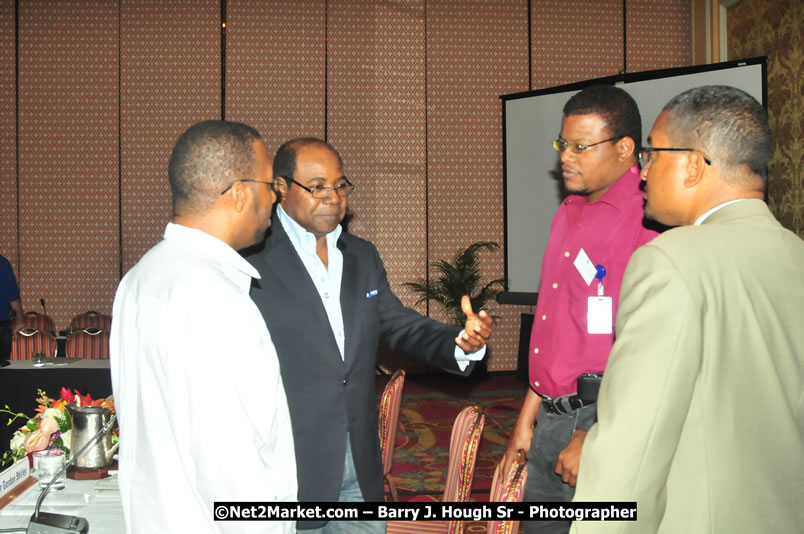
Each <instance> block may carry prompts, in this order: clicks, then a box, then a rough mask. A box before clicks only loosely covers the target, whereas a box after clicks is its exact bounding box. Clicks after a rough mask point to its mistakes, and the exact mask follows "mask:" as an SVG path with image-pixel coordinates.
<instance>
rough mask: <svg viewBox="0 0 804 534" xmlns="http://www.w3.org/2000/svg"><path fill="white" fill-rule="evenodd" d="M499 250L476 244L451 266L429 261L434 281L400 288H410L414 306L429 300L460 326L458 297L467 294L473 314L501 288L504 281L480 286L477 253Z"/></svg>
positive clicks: (492, 244) (490, 243) (488, 244)
mask: <svg viewBox="0 0 804 534" xmlns="http://www.w3.org/2000/svg"><path fill="white" fill-rule="evenodd" d="M499 248H500V245H498V244H497V243H495V242H494V241H478V242H477V243H474V244H472V245H469V246H468V247H467V248H465V249H464V250H462V251H460V252H458V253H457V254H456V255H455V257H454V258H453V260H452V263H450V262H448V261H446V260H438V261H436V262H433V264H432V265H433V269H434V271H435V273H436V274H437V277H436V278H433V279H429V280H428V279H425V278H420V279H418V280H416V281H415V282H405V283H403V284H402V285H403V286H406V287H409V288H411V289H412V290H413V292H414V293H416V294H417V295H418V296H419V300H417V301H416V304H421V303H422V302H425V301H431V300H432V301H435V302H438V303H439V304H441V306H442V307H443V308H444V311H445V312H446V313H447V316H448V317H449V321H450V323H451V324H453V325H455V326H462V325H463V324H464V322H465V321H466V316H465V315H464V313H463V311H462V310H461V297H463V296H464V295H469V300H471V301H472V309H473V310H474V311H475V312H477V311H479V310H480V309H481V308H483V306H485V304H486V302H488V301H489V300H491V299H493V298H494V297H496V296H497V293H499V292H500V291H503V290H504V289H505V282H506V280H505V279H503V278H498V279H496V280H492V281H491V282H488V283H486V284H483V281H482V278H481V276H480V261H479V260H480V258H479V253H480V251H481V250H498V249H499Z"/></svg>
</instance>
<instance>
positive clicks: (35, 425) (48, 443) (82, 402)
mask: <svg viewBox="0 0 804 534" xmlns="http://www.w3.org/2000/svg"><path fill="white" fill-rule="evenodd" d="M37 394H38V397H37V398H36V402H38V403H39V407H37V408H36V415H35V416H34V417H28V416H27V415H25V414H24V413H18V412H13V411H11V409H10V408H9V407H8V404H6V405H5V408H0V413H6V414H8V415H10V416H11V417H10V418H9V420H8V423H6V424H7V425H10V424H11V423H12V422H14V421H16V420H17V419H25V420H27V423H25V425H23V426H22V427H20V428H19V430H17V431H16V432H14V435H13V436H12V438H11V443H10V450H8V451H6V452H5V453H3V457H2V459H0V467H4V466H6V465H9V464H13V463H14V462H16V461H17V460H19V459H21V458H24V457H25V456H27V455H29V454H31V453H34V452H36V451H41V450H43V449H51V448H56V449H61V450H63V451H64V453H65V454H66V455H67V457H68V458H69V456H70V431H71V429H72V421H71V419H70V415H69V413H67V406H68V405H74V406H77V407H79V408H83V407H87V406H99V407H103V408H108V409H109V410H111V411H112V412H114V400H113V399H112V397H109V398H106V399H93V398H92V397H91V396H90V395H82V394H81V393H79V392H78V390H73V391H70V390H68V389H66V388H61V394H60V396H59V398H58V399H51V398H50V397H48V396H47V393H46V392H44V391H42V390H41V389H37Z"/></svg>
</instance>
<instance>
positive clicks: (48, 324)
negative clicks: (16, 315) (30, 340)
mask: <svg viewBox="0 0 804 534" xmlns="http://www.w3.org/2000/svg"><path fill="white" fill-rule="evenodd" d="M23 320H24V321H25V328H35V329H37V330H42V331H44V332H50V333H51V334H53V335H55V334H56V325H55V324H54V323H53V319H51V318H50V316H48V315H43V314H41V313H39V312H35V311H29V312H25V314H24V316H23Z"/></svg>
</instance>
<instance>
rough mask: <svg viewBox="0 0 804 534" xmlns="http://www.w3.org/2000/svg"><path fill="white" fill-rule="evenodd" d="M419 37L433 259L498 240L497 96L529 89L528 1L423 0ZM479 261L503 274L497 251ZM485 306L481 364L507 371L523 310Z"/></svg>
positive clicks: (493, 273)
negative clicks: (490, 330)
mask: <svg viewBox="0 0 804 534" xmlns="http://www.w3.org/2000/svg"><path fill="white" fill-rule="evenodd" d="M426 37H427V112H428V113H427V124H428V129H427V134H428V135H427V159H428V186H429V188H428V205H429V210H428V211H429V221H430V224H429V234H428V237H429V243H430V260H431V261H433V260H438V259H451V258H452V257H453V256H454V255H455V253H456V252H458V250H460V249H463V248H465V247H467V246H468V245H470V244H471V243H474V242H476V241H484V240H490V241H496V242H498V243H500V244H503V242H504V241H503V196H502V141H501V135H502V133H501V132H502V116H501V103H500V100H499V95H502V94H505V93H513V92H519V91H526V90H527V89H528V70H527V65H528V26H527V4H526V3H524V2H521V3H515V2H498V3H490V2H464V1H461V0H439V1H429V2H428V3H427V36H426ZM481 258H483V260H482V265H483V267H484V274H485V277H486V278H487V279H489V280H490V279H494V278H502V276H503V254H502V251H499V252H497V253H484V254H483V255H482V256H481ZM489 308H490V309H491V310H492V311H493V313H494V315H497V316H499V320H498V321H497V323H496V325H495V333H494V338H493V340H492V343H491V348H492V358H491V360H490V362H489V369H491V370H495V369H514V368H516V359H517V345H518V341H519V313H520V312H521V311H523V310H524V308H520V307H518V306H497V305H496V303H491V304H490V305H489ZM431 313H432V312H431ZM433 315H434V316H436V317H443V316H441V315H440V314H437V313H433Z"/></svg>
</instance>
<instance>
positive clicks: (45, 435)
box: [23, 417, 59, 452]
mask: <svg viewBox="0 0 804 534" xmlns="http://www.w3.org/2000/svg"><path fill="white" fill-rule="evenodd" d="M58 429H59V423H57V422H56V420H55V419H53V418H52V417H45V418H43V419H42V422H41V423H40V424H39V429H38V430H34V431H33V432H31V433H30V434H28V436H27V437H26V438H25V445H23V446H24V447H25V451H26V452H36V451H41V450H43V449H46V448H47V447H48V446H49V445H50V436H51V434H53V433H54V432H56V431H57V430H58Z"/></svg>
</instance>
